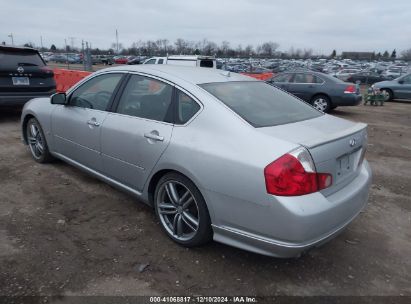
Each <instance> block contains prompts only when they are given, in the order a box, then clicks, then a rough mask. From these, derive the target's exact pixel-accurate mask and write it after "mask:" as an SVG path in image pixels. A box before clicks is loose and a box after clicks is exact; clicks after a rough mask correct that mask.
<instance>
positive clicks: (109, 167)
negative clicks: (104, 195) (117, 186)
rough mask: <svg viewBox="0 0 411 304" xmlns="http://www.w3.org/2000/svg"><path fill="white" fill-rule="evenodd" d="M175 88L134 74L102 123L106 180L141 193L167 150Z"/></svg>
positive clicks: (102, 145)
mask: <svg viewBox="0 0 411 304" xmlns="http://www.w3.org/2000/svg"><path fill="white" fill-rule="evenodd" d="M173 90H174V87H173V86H172V84H170V83H166V82H164V81H160V80H158V79H155V78H150V77H146V76H141V75H137V74H133V75H131V76H130V78H129V80H128V82H127V85H126V87H125V89H124V91H123V93H122V95H121V97H120V98H119V99H118V102H117V105H116V106H115V110H114V111H113V112H111V113H109V114H108V115H107V117H106V119H105V121H104V124H103V127H102V134H101V152H102V161H103V171H104V174H105V175H106V176H109V177H111V178H113V179H114V180H116V181H118V182H120V183H122V184H124V185H126V186H128V187H130V188H132V189H135V190H137V191H142V189H143V186H144V184H145V181H146V179H147V178H148V176H149V174H150V172H151V171H152V169H153V167H154V166H155V164H156V163H157V161H158V159H159V158H160V156H161V154H162V153H163V152H164V150H165V149H166V147H167V146H168V144H169V142H170V138H171V133H172V130H173V123H172V121H173V109H172V106H171V102H172V97H173Z"/></svg>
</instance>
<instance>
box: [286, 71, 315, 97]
mask: <svg viewBox="0 0 411 304" xmlns="http://www.w3.org/2000/svg"><path fill="white" fill-rule="evenodd" d="M318 82H319V81H318V80H317V77H316V76H315V75H313V74H310V73H297V74H295V75H294V78H293V80H292V81H291V82H290V84H289V89H288V90H289V92H290V93H292V94H293V95H295V96H297V97H299V98H301V99H302V100H305V101H307V102H309V101H310V100H311V97H312V96H314V94H315V93H316V92H317V91H318V85H320V83H318Z"/></svg>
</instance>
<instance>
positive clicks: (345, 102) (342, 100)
mask: <svg viewBox="0 0 411 304" xmlns="http://www.w3.org/2000/svg"><path fill="white" fill-rule="evenodd" d="M361 101H362V95H359V94H344V95H343V96H338V97H334V98H333V99H332V103H333V105H334V106H339V107H340V106H357V105H359V104H360V103H361Z"/></svg>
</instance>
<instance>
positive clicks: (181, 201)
mask: <svg viewBox="0 0 411 304" xmlns="http://www.w3.org/2000/svg"><path fill="white" fill-rule="evenodd" d="M189 195H190V191H188V190H187V191H186V192H185V193H184V194H183V196H182V197H181V198H180V201H179V203H180V205H183V204H184V201H185V200H186V199H187V198H188V196H189Z"/></svg>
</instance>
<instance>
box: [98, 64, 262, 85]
mask: <svg viewBox="0 0 411 304" xmlns="http://www.w3.org/2000/svg"><path fill="white" fill-rule="evenodd" d="M106 71H129V72H140V73H146V74H150V75H152V76H157V77H160V78H164V79H165V80H169V81H172V82H175V83H178V82H181V81H184V82H189V83H191V84H195V85H198V84H204V83H212V82H230V81H258V80H257V79H255V78H252V77H248V76H245V75H240V74H237V73H232V72H227V71H222V70H218V69H211V68H200V67H188V66H177V65H167V64H147V65H137V66H126V67H124V66H118V67H112V68H107V69H104V70H100V71H99V72H106Z"/></svg>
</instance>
